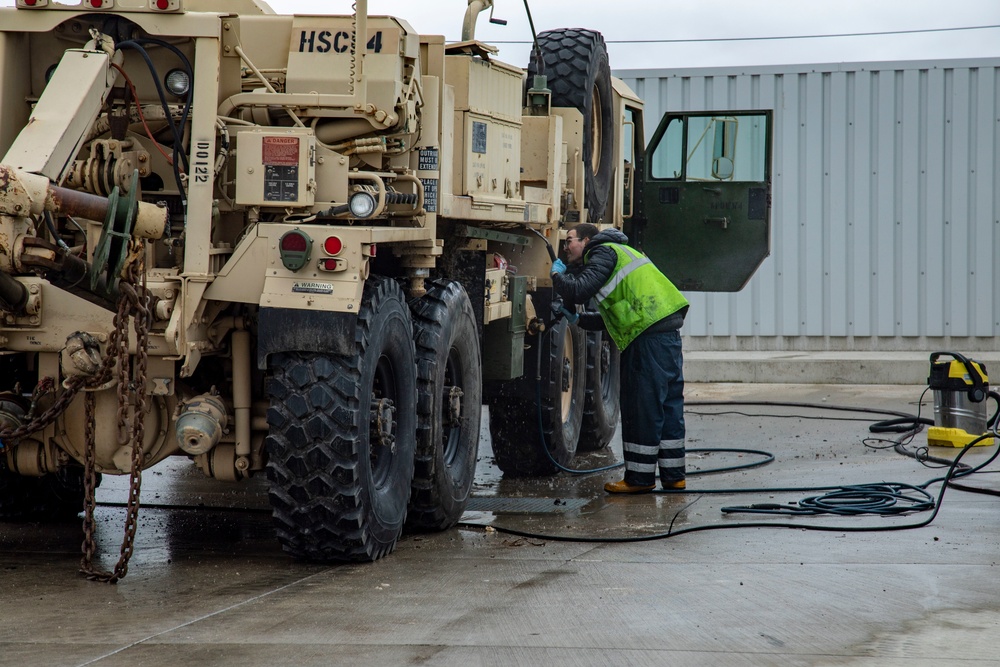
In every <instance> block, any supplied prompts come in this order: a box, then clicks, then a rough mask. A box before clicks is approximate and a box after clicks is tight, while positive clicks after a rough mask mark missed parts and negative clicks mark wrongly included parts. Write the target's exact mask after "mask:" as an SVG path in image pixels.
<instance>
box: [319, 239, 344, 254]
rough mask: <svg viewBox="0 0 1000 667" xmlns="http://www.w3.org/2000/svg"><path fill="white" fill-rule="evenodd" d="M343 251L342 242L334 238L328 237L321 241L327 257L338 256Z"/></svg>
mask: <svg viewBox="0 0 1000 667" xmlns="http://www.w3.org/2000/svg"><path fill="white" fill-rule="evenodd" d="M343 249H344V242H343V241H341V240H340V239H339V238H338V237H336V236H329V237H327V239H326V240H325V241H323V250H324V251H326V254H327V255H339V254H340V253H341V251H342V250H343Z"/></svg>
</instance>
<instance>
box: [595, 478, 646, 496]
mask: <svg viewBox="0 0 1000 667" xmlns="http://www.w3.org/2000/svg"><path fill="white" fill-rule="evenodd" d="M654 486H656V485H655V484H649V485H644V486H633V485H631V484H629V483H628V482H626V481H625V480H624V479H623V480H622V481H620V482H608V483H607V484H605V485H604V490H605V491H607V492H608V493H649V492H650V491H652V490H653V487H654Z"/></svg>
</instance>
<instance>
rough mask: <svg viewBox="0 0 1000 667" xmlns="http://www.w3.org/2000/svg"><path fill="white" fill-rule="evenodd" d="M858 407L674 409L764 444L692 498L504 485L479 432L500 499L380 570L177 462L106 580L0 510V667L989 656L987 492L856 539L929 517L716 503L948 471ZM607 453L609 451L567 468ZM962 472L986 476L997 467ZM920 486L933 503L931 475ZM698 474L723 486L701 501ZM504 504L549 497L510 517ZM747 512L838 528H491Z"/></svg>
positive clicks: (76, 539) (556, 483)
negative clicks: (278, 529)
mask: <svg viewBox="0 0 1000 667" xmlns="http://www.w3.org/2000/svg"><path fill="white" fill-rule="evenodd" d="M921 390H922V387H920V386H853V385H836V386H833V385H781V384H743V385H715V384H697V385H694V384H693V385H689V386H688V391H687V396H688V401H689V403H694V402H696V401H698V400H704V401H716V400H739V401H748V400H751V401H794V402H806V403H815V404H818V405H824V404H825V405H852V406H863V407H869V408H872V407H881V408H887V409H893V410H903V411H915V407H916V406H915V405H914V401H916V400H917V398H918V397H919V395H920V392H921ZM737 412H738V413H743V414H736V413H737ZM925 414H929V408H927V407H925ZM754 415H766V416H754ZM813 416H827V417H831V418H836V419H837V420H836V421H834V420H822V421H821V420H816V419H812V418H809V417H813ZM855 418H863V416H862V415H857V414H853V413H842V412H834V411H828V410H812V409H805V408H781V407H770V406H745V405H731V406H696V405H690V406H689V409H688V416H687V423H688V432H689V443H688V444H689V447H690V448H699V447H703V448H718V447H733V448H742V449H760V450H767V451H769V452H772V453H773V454H774V456H775V461H774V462H773V463H772V464H770V465H767V466H765V467H760V468H754V469H749V470H742V471H738V472H729V473H719V474H712V475H703V476H692V477H690V478H689V486H690V493H686V494H682V495H669V496H668V495H645V496H636V497H611V496H607V495H606V494H604V493H603V491H602V490H601V485H602V484H603V482H604V481H606V480H609V479H614V478H617V477H618V475H620V471H619V470H614V471H610V472H606V473H601V474H597V475H592V476H585V477H575V476H571V475H568V474H560V475H558V476H556V477H553V478H546V479H536V480H506V479H503V478H502V476H501V475H500V474H499V472H498V471H497V470H496V468H495V467H493V466H492V464H491V462H490V452H489V444H488V432H484V442H483V443H482V447H481V452H480V457H481V460H480V466H479V471H478V475H477V483H476V488H475V491H474V494H475V496H476V497H477V501H476V502H477V503H479V506H480V507H483V506H486V507H488V506H490V504H491V503H494V505H493V506H494V507H495V506H496V505H497V504H499V505H501V506H504V505H505V506H506V507H507V508H508V509H507V510H496V511H486V510H477V511H473V512H469V513H467V515H466V517H465V519H466V524H464V525H463V526H462V527H460V528H457V529H454V530H450V531H446V532H443V533H437V534H431V535H409V536H406V537H404V538H403V540H402V541H401V542H400V544H399V545H398V547H397V549H396V552H395V553H393V554H392V555H390V556H389V557H388V558H386V559H383V560H381V561H378V562H376V563H372V564H349V565H334V566H323V565H314V564H305V563H297V562H295V561H293V560H291V559H289V558H288V557H286V556H285V555H284V554H283V553H282V552H281V550H280V549H279V547H278V546H277V543H276V542H275V540H274V538H273V536H272V534H271V526H270V517H269V515H268V513H267V512H266V506H267V500H266V496H265V495H264V491H263V489H264V487H263V483H262V480H251V482H250V483H248V484H242V485H232V486H230V485H225V484H222V483H218V482H213V481H210V480H205V479H204V478H202V477H200V473H199V472H197V471H196V470H194V469H193V466H191V465H190V464H189V463H188V462H187V461H185V460H177V461H170V462H168V465H165V466H161V468H156V469H153V470H151V471H148V472H147V473H146V474H145V476H144V486H143V496H142V497H143V499H144V501H145V502H146V503H147V506H146V507H144V508H143V510H142V513H141V515H140V526H139V531H138V537H137V540H136V553H135V556H134V558H133V559H132V563H131V567H130V571H129V574H128V576H127V577H126V578H125V579H124V580H123V581H122V582H121V583H119V584H118V585H117V586H108V585H103V584H96V583H91V582H88V581H86V580H84V579H82V578H81V577H80V576H79V575H78V574H77V573H76V566H77V563H78V561H79V545H80V540H81V535H80V527H79V525H78V524H77V523H75V522H74V523H69V524H62V525H48V526H38V525H30V524H29V525H24V524H4V525H0V587H2V596H0V618H3V619H4V621H3V623H2V624H0V664H3V665H19V666H21V665H24V666H32V665H45V666H63V665H66V666H69V665H99V666H100V667H116V666H125V665H129V666H135V665H147V666H152V667H158V666H164V667H166V666H168V665H169V666H170V667H176V665H188V664H198V665H220V666H228V665H234V666H236V665H239V666H240V667H256V666H258V665H260V666H269V667H270V666H274V665H295V666H313V665H315V666H321V665H322V666H327V665H348V664H350V665H356V664H385V665H403V664H428V665H462V666H466V665H538V664H546V665H608V664H633V665H663V664H674V665H696V666H697V665H706V666H708V665H711V666H712V667H718V666H728V665H889V666H892V665H900V666H902V665H906V666H907V667H913V666H917V667H923V666H928V667H929V666H931V665H933V666H934V667H940V665H943V664H947V665H987V664H997V663H996V658H995V656H996V650H995V646H994V644H995V636H996V632H995V631H996V629H997V627H998V626H1000V580H998V577H996V576H993V575H994V574H995V570H996V568H997V563H998V562H1000V556H998V553H1000V552H998V546H1000V512H998V508H1000V504H998V503H1000V499H998V498H995V497H991V496H986V495H974V494H970V493H963V492H958V491H954V490H949V491H948V492H947V493H946V495H945V497H944V503H943V506H942V507H941V511H940V513H939V514H938V516H937V517H936V518H935V520H934V521H933V523H931V524H930V525H929V526H927V527H923V528H916V529H909V530H893V531H891V532H856V530H857V529H858V528H862V527H868V528H901V527H904V526H906V525H912V524H917V523H920V522H922V521H924V520H926V519H927V518H928V516H929V514H926V513H921V514H916V515H909V516H902V517H889V518H879V517H838V518H830V517H791V518H788V517H783V518H769V517H754V516H750V517H748V516H741V515H734V514H723V513H722V512H721V508H722V507H724V506H733V505H745V504H750V503H761V502H770V503H792V502H796V501H798V500H799V499H801V498H803V497H806V496H809V495H815V493H807V492H795V491H772V492H754V491H747V489H756V488H761V487H768V488H790V487H797V486H816V485H828V484H856V483H861V482H881V481H898V482H907V483H911V484H921V483H924V482H926V481H928V480H930V479H932V478H934V477H936V476H938V475H940V474H941V470H938V469H930V468H927V467H925V466H923V465H921V464H920V463H918V462H917V461H916V460H914V459H912V458H909V457H905V456H902V455H900V454H898V453H896V452H894V451H893V450H892V449H891V448H879V446H878V443H869V444H871V445H875V446H866V445H865V444H864V442H863V441H864V439H865V438H867V437H868V433H867V431H866V429H867V421H845V420H853V419H855ZM921 437H922V436H921ZM993 452H994V448H993V447H989V448H977V449H976V450H973V451H971V452H970V453H969V454H968V455H967V460H968V461H975V462H982V461H985V460H986V458H987V457H988V456H990V455H992V453H993ZM934 453H935V454H938V455H941V456H954V453H955V452H954V451H942V450H940V449H936V450H935V451H934ZM753 458H754V457H753V456H750V455H734V454H717V453H709V454H695V453H692V454H690V455H689V459H688V467H689V472H694V471H695V470H696V469H705V468H711V467H718V466H720V465H728V464H732V463H739V462H746V461H749V460H753ZM615 460H620V443H618V442H615V443H613V445H612V447H611V449H610V450H609V451H607V452H603V453H598V454H594V455H590V456H587V457H578V459H577V460H576V461H575V462H574V465H576V466H578V467H581V468H583V467H594V466H596V465H600V464H607V463H612V462H614V461H615ZM991 468H992V469H994V470H1000V468H998V467H997V466H995V465H993V466H991ZM105 479H106V482H105V484H104V485H103V486H102V489H101V491H100V495H99V500H101V501H102V502H103V503H104V504H103V505H102V507H100V508H99V511H98V521H99V527H98V539H99V548H100V550H101V552H102V554H103V558H104V563H105V565H108V566H110V565H111V564H112V563H113V562H114V559H115V558H116V557H117V550H118V546H119V545H120V542H121V527H122V522H123V519H124V510H123V509H122V508H120V507H117V506H115V505H114V503H116V502H120V501H122V500H124V493H123V491H124V489H125V482H126V480H124V479H121V478H115V479H109V478H105ZM967 482H968V483H969V484H974V485H977V486H981V487H986V488H991V489H998V490H1000V479H998V478H997V476H996V475H995V474H981V475H977V476H975V477H973V478H971V479H969V480H967ZM929 488H930V489H931V490H932V492H933V493H934V494H935V495H936V494H937V493H938V491H939V490H940V485H931V486H930V487H929ZM710 489H725V490H729V491H732V493H729V494H726V495H716V494H705V495H703V494H699V493H698V491H699V490H703V491H704V490H710ZM519 500H520V501H525V500H531V501H533V502H538V501H541V502H542V504H541V505H540V506H536V509H537V511H529V512H525V511H522V510H523V506H524V505H523V504H522V505H520V506H519V505H518V501H519ZM153 505H160V506H161V507H153ZM179 506H184V507H185V508H184V509H181V508H179ZM519 507H520V508H521V509H519ZM748 521H752V522H756V523H768V522H770V523H793V524H796V525H798V526H800V527H804V526H806V525H814V526H819V527H823V528H826V529H830V530H827V531H823V532H820V531H810V530H804V529H802V528H796V529H788V528H739V527H736V528H727V529H724V530H722V529H720V530H703V531H700V532H690V533H685V534H678V535H676V536H673V537H670V538H667V539H657V540H652V541H621V542H608V543H600V542H563V541H555V540H553V539H550V538H545V537H519V536H514V535H509V534H505V533H504V532H501V531H499V530H495V528H493V527H508V528H514V529H517V530H521V531H528V532H531V533H536V534H544V535H558V536H562V537H574V536H575V537H578V538H581V539H588V540H594V539H609V538H612V539H613V538H620V539H622V540H634V539H636V538H642V537H646V536H650V535H655V534H661V533H665V532H667V531H668V530H673V531H681V530H684V529H690V528H695V527H719V528H721V527H729V526H736V525H737V524H739V523H741V522H748Z"/></svg>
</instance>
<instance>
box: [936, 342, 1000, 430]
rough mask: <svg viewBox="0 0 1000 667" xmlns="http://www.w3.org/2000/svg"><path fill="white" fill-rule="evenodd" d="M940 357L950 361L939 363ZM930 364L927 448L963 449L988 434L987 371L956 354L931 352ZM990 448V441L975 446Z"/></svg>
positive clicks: (974, 362)
mask: <svg viewBox="0 0 1000 667" xmlns="http://www.w3.org/2000/svg"><path fill="white" fill-rule="evenodd" d="M942 356H950V357H952V359H951V360H950V361H949V360H943V361H941V360H939V359H940V357H942ZM930 361H931V369H930V376H929V377H928V378H927V385H928V386H929V387H930V388H931V390H932V391H933V392H934V426H931V427H930V428H928V429H927V444H928V445H936V446H938V447H965V446H966V445H968V444H969V443H970V442H972V441H973V440H975V439H977V438H979V437H981V436H983V435H984V434H986V432H987V417H986V414H987V413H986V397H987V396H988V395H989V394H990V385H989V377H988V376H987V375H986V367H985V366H983V364H981V363H979V362H977V361H973V360H971V359H968V358H966V357H964V356H962V355H961V354H958V353H957V352H934V353H933V354H931V359H930ZM992 444H993V438H992V437H990V438H983V439H982V440H980V441H979V442H977V443H976V446H980V445H992Z"/></svg>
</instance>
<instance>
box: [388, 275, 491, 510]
mask: <svg viewBox="0 0 1000 667" xmlns="http://www.w3.org/2000/svg"><path fill="white" fill-rule="evenodd" d="M410 307H411V314H412V316H413V339H414V341H415V342H416V350H417V449H416V456H415V464H414V470H413V491H412V494H411V495H410V511H409V513H408V515H407V526H408V527H409V528H412V529H414V530H444V529H446V528H450V527H451V526H454V525H455V523H457V522H458V520H459V518H461V516H462V513H463V512H464V511H465V507H466V505H468V502H469V492H470V491H471V490H472V482H473V480H474V479H475V476H476V455H477V453H478V452H479V424H480V419H481V418H482V409H483V398H482V397H483V375H482V360H481V358H480V353H479V331H478V329H477V328H476V314H475V312H474V311H473V310H472V304H471V303H470V302H469V296H468V295H467V294H466V292H465V289H464V288H463V287H462V286H461V285H460V284H459V283H457V282H453V281H437V282H434V283H433V284H432V285H431V287H430V290H429V291H428V292H427V294H425V295H424V296H423V297H421V298H420V299H416V300H414V301H413V302H412V303H411V304H410Z"/></svg>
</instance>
